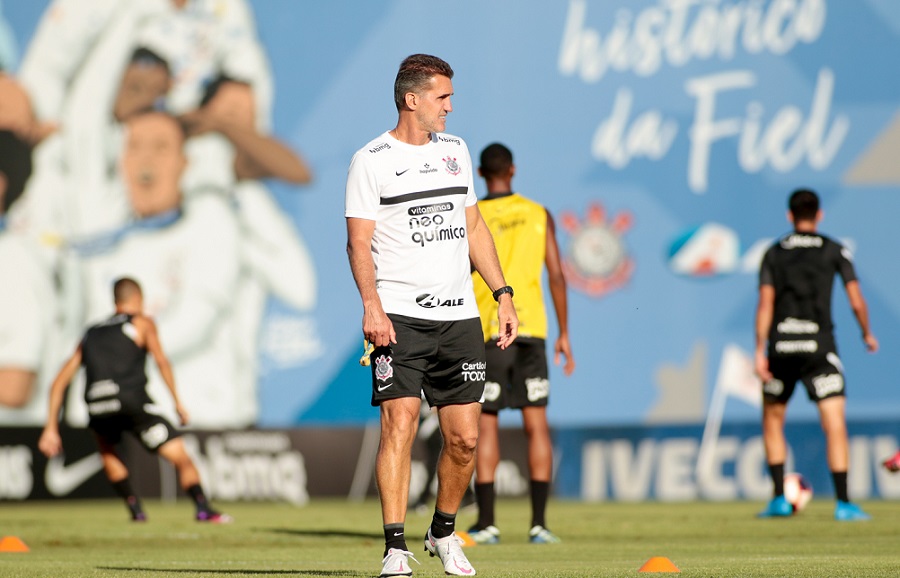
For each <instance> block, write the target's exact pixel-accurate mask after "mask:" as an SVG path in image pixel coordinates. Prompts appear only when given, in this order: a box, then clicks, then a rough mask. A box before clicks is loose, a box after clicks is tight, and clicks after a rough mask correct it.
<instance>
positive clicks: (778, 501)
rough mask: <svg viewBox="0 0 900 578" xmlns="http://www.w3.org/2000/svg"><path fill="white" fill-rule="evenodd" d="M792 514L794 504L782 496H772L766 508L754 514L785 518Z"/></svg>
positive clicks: (763, 516)
mask: <svg viewBox="0 0 900 578" xmlns="http://www.w3.org/2000/svg"><path fill="white" fill-rule="evenodd" d="M793 514H794V506H792V505H791V503H790V502H788V501H787V499H785V497H784V496H778V497H775V498H772V501H771V502H769V505H768V506H766V509H765V510H763V511H762V512H760V513H758V514H757V515H756V517H757V518H786V517H788V516H792V515H793Z"/></svg>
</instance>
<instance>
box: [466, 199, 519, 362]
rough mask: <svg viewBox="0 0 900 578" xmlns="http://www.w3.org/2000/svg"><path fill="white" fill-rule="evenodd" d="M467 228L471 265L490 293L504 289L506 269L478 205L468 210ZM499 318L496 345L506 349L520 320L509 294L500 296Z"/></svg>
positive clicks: (516, 330) (516, 331)
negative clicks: (501, 263) (502, 267)
mask: <svg viewBox="0 0 900 578" xmlns="http://www.w3.org/2000/svg"><path fill="white" fill-rule="evenodd" d="M466 229H467V233H468V236H469V259H470V260H471V261H472V266H473V267H475V270H476V271H478V273H479V274H480V275H481V277H482V278H483V279H484V282H485V283H487V286H488V287H489V288H490V289H491V291H496V290H497V289H499V288H501V287H503V286H505V285H506V280H505V279H504V277H503V270H502V269H501V268H500V259H499V258H498V257H497V248H496V247H495V246H494V238H493V236H491V231H490V229H488V227H487V224H486V223H485V222H484V219H483V218H482V217H481V211H479V210H478V205H470V206H468V207H466ZM497 316H498V318H499V320H500V327H499V330H498V333H499V336H500V337H499V338H498V339H497V345H498V346H499V347H500V349H506V348H507V347H508V346H509V345H510V344H511V343H512V342H513V341H515V339H516V336H517V335H518V334H519V318H518V316H517V315H516V307H515V305H513V300H512V296H511V295H510V294H509V293H504V294H503V295H501V296H500V299H499V302H498V311H497Z"/></svg>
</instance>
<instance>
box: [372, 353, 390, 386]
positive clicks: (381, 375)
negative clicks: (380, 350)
mask: <svg viewBox="0 0 900 578" xmlns="http://www.w3.org/2000/svg"><path fill="white" fill-rule="evenodd" d="M391 361H392V359H391V358H390V357H388V356H387V355H379V356H378V357H377V358H376V359H375V377H377V378H378V379H380V380H381V381H387V380H389V379H390V378H391V377H393V375H394V368H393V367H391Z"/></svg>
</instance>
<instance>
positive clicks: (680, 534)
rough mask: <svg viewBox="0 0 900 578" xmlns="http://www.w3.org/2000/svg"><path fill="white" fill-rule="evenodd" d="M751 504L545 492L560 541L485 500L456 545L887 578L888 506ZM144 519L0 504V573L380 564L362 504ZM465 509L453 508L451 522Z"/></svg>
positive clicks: (152, 505)
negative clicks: (764, 515) (545, 538)
mask: <svg viewBox="0 0 900 578" xmlns="http://www.w3.org/2000/svg"><path fill="white" fill-rule="evenodd" d="M762 505H763V504H761V503H747V502H739V503H708V502H703V503H689V504H659V503H640V504H620V503H612V504H584V503H578V502H563V501H552V502H551V505H550V509H549V520H548V522H549V525H550V527H551V528H552V529H553V530H554V531H555V532H556V533H558V534H559V535H560V536H561V537H562V538H563V543H562V544H557V545H546V546H537V545H535V546H533V545H529V544H528V543H527V537H526V533H527V524H528V520H529V506H528V503H527V501H524V500H514V501H513V500H502V501H500V502H499V504H498V507H497V510H498V511H497V516H498V525H499V526H500V528H501V529H502V530H503V543H502V544H500V545H498V546H477V547H473V548H467V549H466V552H467V554H468V556H469V559H470V560H471V561H472V564H473V565H474V566H475V568H476V569H477V571H478V575H479V576H493V577H514V576H515V577H521V576H538V577H551V576H552V577H557V576H560V577H573V578H575V577H578V578H581V577H585V578H586V577H613V576H615V577H620V576H633V577H639V576H663V575H664V574H647V573H639V572H638V569H639V568H640V566H641V565H642V564H643V563H644V562H645V561H646V560H647V559H648V558H650V557H651V556H666V557H668V558H669V559H670V560H672V561H673V562H674V563H675V564H676V565H677V566H678V567H679V568H680V569H681V574H680V575H681V576H686V577H687V576H697V577H700V576H702V577H719V576H742V577H743V576H747V577H753V576H759V577H773V576H783V577H791V578H797V577H801V578H802V577H817V578H818V577H823V576H828V577H832V576H840V577H845V576H846V577H851V576H852V577H855V576H860V577H862V576H866V577H868V576H884V577H887V576H891V577H894V576H898V575H900V502H869V503H865V504H863V505H864V507H865V508H866V509H867V511H868V512H869V513H871V514H872V515H873V518H874V519H873V520H872V521H870V522H862V523H838V522H835V521H833V519H832V517H831V515H832V507H833V506H832V503H831V502H830V501H827V500H814V501H813V502H812V503H811V504H810V505H809V506H808V507H807V509H806V510H805V511H804V512H803V513H802V514H800V515H799V516H796V517H793V518H790V519H786V520H757V519H755V518H754V513H755V512H756V511H757V510H759V509H760V508H761V507H762ZM145 509H146V510H147V513H148V515H149V517H150V520H149V522H147V523H145V524H133V523H131V522H128V521H127V515H126V512H125V509H124V507H123V506H122V505H121V504H120V503H119V502H117V501H96V502H95V501H85V502H56V503H38V504H11V503H4V504H2V505H0V536H10V535H11V536H18V537H19V538H21V539H22V540H23V541H24V542H25V543H26V544H27V545H28V546H29V547H30V549H31V551H30V552H28V553H0V576H2V577H3V578H17V577H34V576H40V577H59V578H66V577H83V576H89V577H99V578H102V577H113V576H123V577H126V578H164V577H177V578H191V577H196V578H211V577H216V576H223V577H236V576H355V577H372V576H377V575H378V574H379V572H380V571H381V554H382V548H383V538H382V532H381V523H380V513H379V512H380V510H379V507H378V503H377V502H376V501H367V502H364V503H361V504H350V503H348V502H345V501H338V500H316V501H314V502H312V503H311V504H309V505H308V506H305V507H300V508H297V507H293V506H288V505H284V504H251V503H241V504H227V507H226V508H223V509H224V510H226V511H228V512H229V513H231V514H232V515H234V517H235V519H236V522H235V523H234V524H232V525H229V526H207V525H202V524H198V523H196V522H194V521H193V519H192V506H191V505H190V503H189V502H188V501H180V502H178V503H177V504H163V503H157V502H148V503H146V504H145ZM473 519H474V513H472V512H470V511H463V512H462V513H461V514H460V521H459V522H458V526H459V527H460V529H465V528H466V527H468V525H469V524H471V523H472V521H473ZM430 520H431V518H430V515H429V516H422V515H418V514H415V513H410V515H409V517H408V518H407V524H406V528H407V534H408V536H410V540H409V546H410V549H411V550H413V552H414V554H415V555H416V557H417V558H418V560H419V562H421V566H416V565H415V564H413V568H414V571H415V573H414V576H443V572H442V568H441V566H440V564H439V563H438V562H437V559H430V558H429V557H428V555H427V554H426V553H425V552H423V551H422V542H421V539H420V538H419V536H420V534H424V531H425V529H426V527H427V525H428V523H429V522H430Z"/></svg>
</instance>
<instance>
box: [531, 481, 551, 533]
mask: <svg viewBox="0 0 900 578" xmlns="http://www.w3.org/2000/svg"><path fill="white" fill-rule="evenodd" d="M549 497H550V482H539V481H537V480H531V527H532V528H533V527H534V526H543V527H545V528H546V527H547V520H546V519H545V515H546V513H547V498H549Z"/></svg>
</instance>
